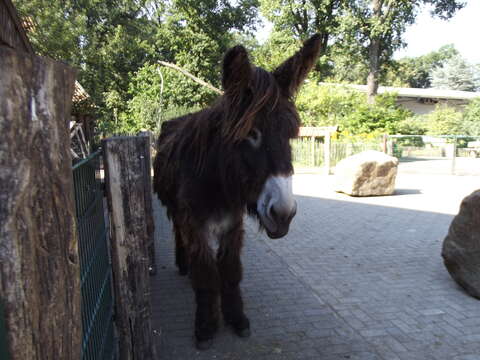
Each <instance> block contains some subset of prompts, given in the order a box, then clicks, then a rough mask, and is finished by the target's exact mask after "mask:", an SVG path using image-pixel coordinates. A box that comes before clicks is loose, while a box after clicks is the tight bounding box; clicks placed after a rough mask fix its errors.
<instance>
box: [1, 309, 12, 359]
mask: <svg viewBox="0 0 480 360" xmlns="http://www.w3.org/2000/svg"><path fill="white" fill-rule="evenodd" d="M9 359H10V356H9V355H8V347H7V331H6V329H5V318H4V313H3V303H2V301H1V300H0V360H9Z"/></svg>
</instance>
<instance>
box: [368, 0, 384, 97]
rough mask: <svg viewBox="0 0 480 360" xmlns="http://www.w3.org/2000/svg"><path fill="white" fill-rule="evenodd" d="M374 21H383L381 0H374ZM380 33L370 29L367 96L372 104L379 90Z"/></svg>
mask: <svg viewBox="0 0 480 360" xmlns="http://www.w3.org/2000/svg"><path fill="white" fill-rule="evenodd" d="M372 8H373V23H379V22H380V21H381V11H382V3H381V0H372ZM380 45H381V40H380V35H379V34H377V33H376V30H375V29H370V45H369V47H368V65H369V72H368V77H367V97H368V102H369V103H370V104H374V103H375V97H376V96H377V91H378V82H379V75H380Z"/></svg>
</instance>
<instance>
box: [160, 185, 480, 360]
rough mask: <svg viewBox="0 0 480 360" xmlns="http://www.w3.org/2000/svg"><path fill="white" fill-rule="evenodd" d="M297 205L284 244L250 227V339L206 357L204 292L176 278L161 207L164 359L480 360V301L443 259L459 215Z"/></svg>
mask: <svg viewBox="0 0 480 360" xmlns="http://www.w3.org/2000/svg"><path fill="white" fill-rule="evenodd" d="M406 191H407V190H406ZM408 191H411V190H408ZM397 193H399V194H400V195H401V194H402V190H400V191H398V192H397ZM414 193H416V192H414ZM408 194H411V192H408ZM296 198H297V202H298V209H299V210H298V213H297V216H296V218H295V220H294V222H293V224H292V227H291V230H290V233H289V235H288V236H287V237H286V238H284V239H280V240H270V239H268V238H266V237H265V236H264V235H263V234H260V233H258V232H257V227H256V225H255V224H254V223H253V222H252V221H250V220H249V221H247V226H246V228H247V231H246V239H245V248H244V253H243V263H244V269H245V271H244V281H243V282H242V288H243V292H244V300H245V304H246V313H247V315H248V316H249V317H250V320H251V326H252V336H251V338H249V339H240V338H238V337H236V336H235V335H234V334H233V333H232V332H231V331H230V330H229V329H228V328H224V327H221V328H220V330H219V332H218V334H217V336H216V338H215V342H214V345H213V348H212V349H210V350H208V351H204V352H198V351H197V350H196V349H195V347H194V341H193V314H194V302H193V292H192V290H191V288H190V284H189V282H188V279H187V278H184V277H180V276H178V274H177V271H176V268H175V265H174V256H173V249H174V244H173V239H172V236H171V226H170V224H169V223H168V221H167V220H166V218H165V214H164V210H163V208H161V207H160V205H159V204H158V202H155V206H154V207H155V217H156V226H157V233H156V250H157V264H158V274H157V275H156V276H155V277H153V278H152V306H153V326H154V329H155V330H156V332H157V335H158V336H157V338H156V339H157V346H158V350H159V358H160V359H325V360H330V359H357V360H359V359H385V360H386V359H388V360H394V359H408V360H422V359H440V360H441V359H445V360H446V359H448V360H452V359H455V360H474V359H475V360H476V359H480V356H478V355H479V354H480V303H479V302H478V301H477V300H475V299H473V298H471V297H469V296H467V295H466V294H465V293H464V292H463V291H462V290H461V289H460V288H459V287H458V286H457V285H456V284H455V283H454V282H453V280H451V278H450V277H449V275H448V273H447V271H446V270H445V268H444V267H443V263H442V259H441V257H440V250H441V243H442V240H443V238H444V236H445V234H446V232H447V229H448V226H449V224H450V222H451V220H452V218H453V217H452V216H451V215H445V214H439V213H434V212H425V211H415V210H407V209H400V208H395V207H385V206H378V205H366V204H359V203H352V202H349V201H339V200H331V199H322V198H315V197H307V196H297V197H296Z"/></svg>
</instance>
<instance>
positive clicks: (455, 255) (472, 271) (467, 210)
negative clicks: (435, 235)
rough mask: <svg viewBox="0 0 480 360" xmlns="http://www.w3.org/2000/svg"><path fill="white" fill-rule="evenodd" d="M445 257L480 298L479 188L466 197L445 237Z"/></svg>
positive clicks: (456, 277)
mask: <svg viewBox="0 0 480 360" xmlns="http://www.w3.org/2000/svg"><path fill="white" fill-rule="evenodd" d="M442 257H443V261H444V263H445V266H446V268H447V270H448V272H449V273H450V275H451V276H452V278H453V279H454V280H455V281H456V282H457V283H458V284H459V285H460V286H461V287H463V288H464V289H465V291H466V292H467V293H469V294H470V295H472V296H473V297H476V298H477V299H480V190H477V191H474V192H473V193H472V194H470V195H469V196H467V197H466V198H465V199H463V201H462V204H461V205H460V211H459V213H458V215H457V216H455V218H454V219H453V221H452V223H451V224H450V228H449V229H448V235H447V237H446V238H445V240H444V241H443V249H442Z"/></svg>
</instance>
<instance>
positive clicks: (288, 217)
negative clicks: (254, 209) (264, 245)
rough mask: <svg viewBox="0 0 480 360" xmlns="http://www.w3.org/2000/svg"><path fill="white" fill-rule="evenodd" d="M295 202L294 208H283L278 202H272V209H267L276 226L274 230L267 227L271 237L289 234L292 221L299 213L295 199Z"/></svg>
mask: <svg viewBox="0 0 480 360" xmlns="http://www.w3.org/2000/svg"><path fill="white" fill-rule="evenodd" d="M293 204H294V205H293V208H285V207H283V208H282V207H280V206H278V204H272V206H271V207H270V209H268V210H267V214H268V215H267V216H268V217H269V218H270V220H271V222H272V223H273V224H275V227H276V229H275V230H274V231H269V229H268V228H267V229H266V230H267V235H268V237H269V238H271V239H278V238H281V237H284V236H285V235H287V233H288V230H289V228H290V223H291V222H292V219H293V218H294V216H295V214H296V213H297V203H296V202H295V201H294V202H293ZM275 205H277V206H275Z"/></svg>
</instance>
